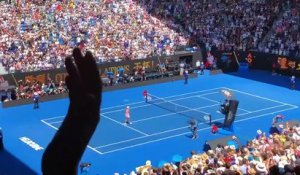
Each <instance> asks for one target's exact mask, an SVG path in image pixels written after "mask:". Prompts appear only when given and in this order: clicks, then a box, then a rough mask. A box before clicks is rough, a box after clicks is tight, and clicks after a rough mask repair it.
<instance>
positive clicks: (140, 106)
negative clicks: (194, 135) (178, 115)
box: [102, 92, 218, 114]
mask: <svg viewBox="0 0 300 175" xmlns="http://www.w3.org/2000/svg"><path fill="white" fill-rule="evenodd" d="M217 93H218V92H213V93H209V94H217ZM198 96H201V95H198ZM198 96H188V97H182V98H176V99H174V100H168V102H174V101H178V100H185V99H189V98H194V97H198ZM161 99H163V100H165V99H169V98H161ZM154 101H155V100H154ZM144 103H146V102H144ZM161 103H165V102H159V103H155V104H161ZM176 105H178V106H182V107H185V108H188V107H186V106H183V105H180V104H176ZM146 106H153V104H151V103H146V104H144V105H139V106H133V107H131V109H137V108H142V107H146ZM119 111H124V109H118V110H113V111H108V112H103V113H102V114H110V113H114V112H119ZM200 112H202V111H200ZM203 113H205V112H203Z"/></svg>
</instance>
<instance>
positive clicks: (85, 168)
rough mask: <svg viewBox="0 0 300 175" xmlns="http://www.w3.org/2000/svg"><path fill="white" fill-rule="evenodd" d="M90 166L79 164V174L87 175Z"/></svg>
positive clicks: (88, 164)
mask: <svg viewBox="0 0 300 175" xmlns="http://www.w3.org/2000/svg"><path fill="white" fill-rule="evenodd" d="M91 165H92V164H91V163H86V162H83V163H81V164H80V174H81V175H86V174H88V172H89V170H90V166H91Z"/></svg>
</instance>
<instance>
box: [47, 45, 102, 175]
mask: <svg viewBox="0 0 300 175" xmlns="http://www.w3.org/2000/svg"><path fill="white" fill-rule="evenodd" d="M65 65H66V69H67V72H68V76H67V77H66V84H67V87H68V89H69V98H70V105H69V109H68V113H67V116H66V118H65V119H64V121H63V123H62V125H61V127H60V128H59V130H58V131H57V133H56V135H55V136H54V138H53V139H52V141H51V143H50V144H49V145H48V147H47V149H46V151H45V153H44V155H43V160H42V171H43V174H45V175H46V174H53V175H59V174H63V175H72V174H76V173H77V167H78V163H79V161H80V159H81V156H82V154H83V152H84V150H85V148H86V146H87V144H88V142H89V140H90V138H91V137H92V135H93V133H94V131H95V129H96V127H97V124H98V122H99V119H100V118H99V113H100V105H101V97H102V82H101V79H100V76H99V71H98V69H97V66H96V62H95V59H94V57H93V55H92V53H91V52H87V53H86V55H85V56H83V55H82V53H81V51H80V49H78V48H76V49H74V50H73V57H71V56H70V57H67V58H66V60H65Z"/></svg>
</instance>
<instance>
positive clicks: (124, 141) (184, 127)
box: [95, 118, 224, 149]
mask: <svg viewBox="0 0 300 175" xmlns="http://www.w3.org/2000/svg"><path fill="white" fill-rule="evenodd" d="M220 120H224V119H223V118H219V119H215V120H212V122H216V121H220ZM203 124H206V123H204V122H201V123H198V125H203ZM189 127H191V126H190V125H188V126H183V127H179V128H175V129H169V130H166V131H162V132H157V133H154V134H150V135H148V136H141V137H136V138H132V139H128V140H123V141H119V142H114V143H110V144H107V145H102V146H98V147H95V148H96V149H98V148H104V147H107V146H112V145H117V144H119V143H126V142H130V141H133V140H138V139H142V138H146V137H151V136H156V135H160V134H164V133H167V132H172V131H177V130H181V129H186V128H189Z"/></svg>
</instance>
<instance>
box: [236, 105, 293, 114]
mask: <svg viewBox="0 0 300 175" xmlns="http://www.w3.org/2000/svg"><path fill="white" fill-rule="evenodd" d="M281 106H289V105H277V106H272V107H268V108H263V109H259V110H255V111H251V112H248V113H245V114H240V115H238V116H243V115H246V114H252V113H256V112H260V111H265V110H268V109H273V108H278V107H281ZM291 107H294V106H291Z"/></svg>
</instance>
